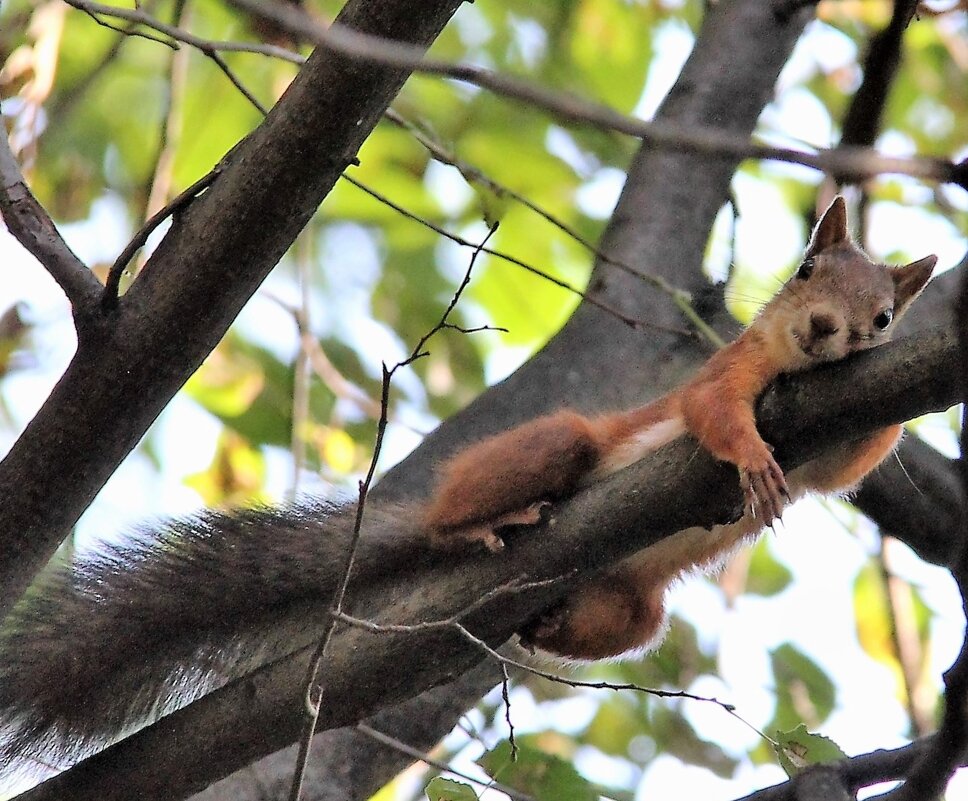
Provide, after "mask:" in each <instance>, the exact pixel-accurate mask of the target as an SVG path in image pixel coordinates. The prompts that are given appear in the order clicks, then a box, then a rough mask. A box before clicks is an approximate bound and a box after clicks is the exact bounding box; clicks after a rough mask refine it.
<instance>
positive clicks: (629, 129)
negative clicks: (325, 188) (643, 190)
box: [68, 0, 968, 186]
mask: <svg viewBox="0 0 968 801" xmlns="http://www.w3.org/2000/svg"><path fill="white" fill-rule="evenodd" d="M68 2H69V3H70V5H72V6H74V7H75V8H78V9H81V10H83V11H86V12H88V13H91V14H102V15H105V16H108V15H110V16H114V17H116V18H118V19H124V20H127V21H129V22H132V21H133V22H138V23H140V24H143V25H145V26H147V27H151V28H153V29H154V30H157V31H159V32H162V33H164V34H165V35H167V36H170V37H171V38H172V39H174V40H177V41H180V42H184V43H185V44H189V45H192V46H194V47H197V48H199V49H200V50H202V51H203V52H204V51H215V50H218V51H223V52H224V51H233V50H234V51H240V52H252V53H261V54H263V55H267V56H273V57H275V58H282V59H285V60H287V61H290V62H293V63H301V62H302V60H303V59H302V57H301V56H299V55H298V54H295V53H293V52H292V51H289V50H286V49H285V48H280V47H276V46H274V45H261V44H248V43H240V42H216V41H211V40H206V39H202V38H200V37H197V36H194V35H192V34H190V33H188V32H186V31H180V30H178V29H177V28H173V27H172V26H170V25H165V23H162V22H160V21H158V20H156V19H154V18H152V17H151V16H150V15H148V14H144V13H143V12H140V11H130V10H127V9H121V8H117V7H114V6H106V5H102V4H100V3H95V2H91V1H90V0H68ZM230 2H231V4H232V5H234V6H236V7H238V8H241V9H243V10H245V11H247V12H249V13H252V14H257V15H259V16H260V17H262V18H265V19H269V20H271V21H272V22H274V23H275V24H276V25H278V26H279V27H281V28H283V29H286V30H288V31H290V32H292V33H293V34H295V35H297V36H298V37H300V38H303V39H305V40H306V41H310V42H314V43H316V44H318V45H321V46H324V47H328V48H331V49H333V50H336V51H337V52H340V53H343V54H344V55H347V56H350V57H352V58H359V59H363V60H367V61H373V62H375V63H378V64H382V65H384V66H388V67H396V68H401V69H408V70H411V71H413V72H418V73H423V74H426V75H436V76H439V77H443V78H451V79H454V80H457V81H462V82H464V83H470V84H472V85H475V86H479V87H481V88H482V89H487V90H489V91H491V92H494V93H495V94H499V95H502V96H504V97H507V98H509V99H512V100H517V101H520V102H522V103H525V104H527V105H529V106H531V107H537V108H541V109H543V110H545V111H546V112H548V113H551V114H554V115H555V116H557V117H559V118H561V119H564V120H566V121H568V122H572V123H578V124H584V125H590V126H593V127H597V128H600V129H604V130H610V131H616V132H618V133H623V134H627V135H629V136H634V137H636V138H637V139H641V140H642V141H644V142H647V143H649V144H650V145H652V146H654V147H661V148H667V149H671V150H676V151H686V152H700V153H710V154H721V155H730V156H734V157H738V158H743V159H762V160H772V161H781V162H786V163H790V164H801V165H803V166H805V167H810V168H812V169H816V170H820V171H822V172H826V173H828V174H831V175H838V176H841V177H843V178H845V179H851V180H854V181H861V180H863V179H866V178H872V177H875V176H877V175H881V174H884V173H892V174H898V175H908V176H911V177H914V178H919V179H922V180H926V181H937V182H942V183H943V182H953V183H957V184H959V185H962V186H968V162H962V163H960V164H954V163H953V162H951V161H950V160H947V159H941V158H927V157H918V158H901V157H893V156H884V155H882V154H880V153H878V152H877V151H876V150H873V149H871V148H867V147H838V148H833V149H823V148H818V149H817V150H815V151H814V152H812V153H808V152H804V151H802V150H794V149H793V148H783V147H772V146H769V145H765V144H761V143H757V142H751V141H750V140H749V139H746V138H744V137H741V136H736V135H733V134H730V133H728V132H725V131H722V130H720V129H717V128H709V127H705V126H697V125H690V126H689V127H688V128H687V127H680V126H678V125H675V124H671V123H666V122H655V121H653V122H644V121H642V120H640V119H637V118H635V117H630V116H627V115H625V114H622V113H620V112H618V111H616V110H614V109H612V108H609V107H608V106H605V105H602V104H600V103H595V102H593V101H589V100H585V99H583V98H579V97H577V96H575V95H570V94H562V93H559V92H554V91H551V90H548V89H546V88H544V87H542V86H540V85H537V84H533V83H529V82H528V81H525V80H523V79H520V78H516V77H513V76H509V75H504V74H501V73H498V72H494V71H493V70H488V69H484V68H482V67H477V66H473V65H469V64H461V63H453V62H447V61H439V60H434V59H427V58H424V53H423V51H422V50H421V49H419V48H415V47H412V46H410V45H407V44H404V43H402V42H398V41H394V40H392V39H384V38H381V37H378V36H372V35H369V34H364V33H361V32H360V31H355V30H352V29H349V28H346V27H341V26H339V25H332V26H330V27H329V28H327V27H325V26H323V25H322V24H321V23H319V22H318V21H316V20H315V19H314V18H312V17H311V16H309V15H308V14H306V13H305V12H303V11H301V10H300V9H299V8H298V7H296V6H293V5H289V4H283V3H276V4H273V5H271V6H270V5H269V4H267V3H263V2H260V0H230Z"/></svg>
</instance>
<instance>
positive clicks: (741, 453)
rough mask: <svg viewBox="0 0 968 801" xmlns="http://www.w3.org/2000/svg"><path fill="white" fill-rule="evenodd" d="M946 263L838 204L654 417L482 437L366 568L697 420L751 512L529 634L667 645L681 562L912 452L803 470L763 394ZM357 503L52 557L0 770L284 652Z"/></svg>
mask: <svg viewBox="0 0 968 801" xmlns="http://www.w3.org/2000/svg"><path fill="white" fill-rule="evenodd" d="M935 262H936V258H935V257H934V256H928V257H926V258H924V259H921V260H919V261H916V262H912V263H911V264H908V265H905V266H903V267H888V266H886V265H882V264H875V263H873V262H872V261H871V260H870V259H868V258H867V256H866V255H865V254H864V253H863V252H862V251H861V250H860V249H859V248H858V247H857V246H855V245H854V244H853V243H852V242H851V240H850V237H849V235H848V232H847V218H846V209H845V205H844V202H843V200H842V199H841V198H837V199H836V200H834V202H833V204H832V205H831V206H830V208H829V209H828V210H827V211H826V212H825V213H824V215H823V217H822V219H821V220H820V222H819V223H818V224H817V226H816V228H815V230H814V232H813V235H812V238H811V240H810V243H809V245H808V248H807V251H806V254H805V256H804V259H803V261H802V263H801V264H800V267H799V269H798V270H797V272H796V274H795V275H794V276H793V277H792V278H790V280H789V281H788V282H787V283H786V284H785V285H784V286H783V288H782V289H780V291H779V292H778V294H777V295H776V296H775V297H774V298H773V299H772V300H771V301H770V302H769V303H768V304H767V305H766V306H765V307H764V308H763V310H762V311H761V312H760V314H759V316H758V317H757V318H756V320H755V321H754V322H753V323H752V324H751V325H750V327H749V328H748V329H747V330H746V331H745V332H744V333H743V334H742V335H741V336H740V337H739V339H737V340H736V341H735V342H733V343H732V344H730V345H727V346H726V347H724V348H723V349H721V350H720V351H718V352H717V353H716V354H715V355H713V356H712V357H711V358H710V359H709V360H708V361H707V362H706V364H705V365H704V366H703V367H702V368H701V369H700V370H699V372H698V373H697V374H696V375H695V377H693V378H692V379H691V380H689V381H687V382H686V383H685V384H684V385H682V386H681V387H680V388H678V389H676V390H674V391H673V392H671V393H669V394H667V395H665V396H663V397H661V398H659V399H658V400H656V401H653V402H652V403H650V404H648V405H646V406H643V407H641V408H639V409H634V410H632V411H627V412H618V413H611V414H605V415H603V416H600V417H594V418H589V417H585V416H583V415H581V414H578V413H577V412H574V411H568V410H562V411H558V412H556V413H554V414H551V415H548V416H546V417H542V418H538V419H536V420H534V421H532V422H529V423H525V424H523V425H521V426H518V427H517V428H514V429H511V430H510V431H507V432H505V433H502V434H498V435H496V436H493V437H491V438H488V439H484V440H483V441H481V442H479V443H477V444H474V445H471V446H470V447H469V448H467V449H466V450H464V451H463V452H461V453H458V454H457V455H456V456H454V457H453V458H452V459H450V460H449V461H446V462H445V463H444V464H443V465H442V467H441V469H440V470H439V473H438V482H437V484H436V487H435V489H434V490H433V492H432V494H431V497H430V498H429V500H428V501H427V502H426V504H425V505H424V506H423V508H422V511H421V512H420V513H419V517H420V528H421V531H422V532H423V536H424V540H425V541H423V542H422V544H421V547H420V548H416V549H415V548H414V544H413V543H408V542H406V541H405V540H406V537H402V536H400V535H401V534H403V533H406V532H408V531H410V532H412V526H411V525H410V524H409V520H410V518H411V517H412V516H413V515H412V514H411V512H410V510H409V509H404V510H401V509H397V508H391V507H381V506H380V505H379V504H378V505H377V506H376V507H375V508H374V509H373V510H372V511H370V512H369V513H368V515H369V517H368V520H369V523H368V525H369V526H370V527H371V528H373V529H374V530H376V531H380V536H379V537H376V538H373V539H372V540H370V539H367V538H364V539H362V540H361V541H360V547H361V551H360V552H359V554H358V559H357V563H356V564H357V567H356V569H355V570H354V574H353V580H354V581H364V582H380V581H385V580H387V577H392V576H394V575H396V576H399V575H401V571H404V572H405V573H407V574H409V572H410V571H411V570H412V569H413V567H414V566H415V565H416V564H417V563H418V562H419V561H420V560H422V559H424V557H425V555H426V554H425V551H426V546H427V545H428V544H429V546H430V547H431V550H432V551H435V552H436V555H435V558H437V559H444V560H445V559H446V558H447V552H448V551H449V550H452V549H455V548H459V549H466V548H474V547H478V548H480V547H486V548H488V549H491V550H500V548H501V546H502V544H503V542H502V539H501V534H502V529H503V528H504V527H505V526H508V525H519V524H524V525H530V524H538V523H541V522H542V520H543V519H544V517H545V516H546V512H545V507H546V505H547V503H548V502H549V501H551V502H553V501H557V500H560V499H563V498H565V497H567V496H570V495H572V494H574V493H576V492H577V491H579V490H580V489H581V488H582V487H583V486H586V485H588V484H591V483H593V482H595V481H598V480H600V479H601V478H602V477H604V476H606V475H608V474H610V473H613V472H615V471H617V470H620V469H621V468H623V467H625V466H627V465H630V464H632V463H633V462H635V461H637V460H638V459H640V458H641V457H642V456H644V455H645V454H647V453H650V452H652V451H654V450H656V449H658V448H660V447H661V446H662V445H663V444H665V443H668V442H670V441H671V440H673V439H675V438H677V437H679V436H681V435H684V434H687V433H688V434H692V435H693V436H694V437H695V438H696V439H697V440H698V441H699V443H700V445H701V446H702V447H703V448H705V449H706V450H708V451H709V452H710V453H711V454H712V455H713V456H715V457H716V458H718V459H721V460H725V461H728V462H731V463H733V464H734V465H736V467H737V469H738V471H739V477H740V482H741V484H742V487H743V491H744V516H743V517H742V518H741V519H740V520H739V521H738V522H736V523H733V524H730V525H726V526H716V527H714V528H713V529H711V530H705V529H687V530H685V531H681V532H678V533H677V534H674V535H672V536H671V537H669V538H667V539H664V540H662V541H661V542H659V543H656V544H655V545H653V546H651V547H649V548H646V549H644V550H643V551H641V552H640V553H638V554H635V555H633V556H631V557H629V558H628V559H626V560H625V561H623V562H621V563H620V564H619V565H618V566H617V567H615V568H612V569H610V570H608V571H607V572H606V573H605V574H603V575H600V576H598V577H592V578H591V579H589V580H588V581H587V582H586V583H584V584H583V585H581V586H580V587H579V588H578V590H577V591H576V592H575V593H574V594H572V595H571V596H570V597H568V598H566V599H565V601H563V602H562V603H561V604H559V605H557V606H556V607H554V608H553V609H551V610H549V611H547V612H546V613H544V614H543V615H541V616H540V617H538V618H537V619H536V620H534V621H533V622H532V623H530V624H528V625H527V626H526V628H525V629H524V631H522V632H521V634H522V639H523V641H524V642H525V643H526V644H528V645H530V646H533V647H538V648H541V649H543V650H545V651H548V652H551V653H553V654H559V655H562V656H565V657H572V658H579V659H595V658H602V657H608V656H614V655H618V654H622V653H625V652H628V651H631V650H634V649H637V648H641V647H643V646H648V645H654V644H655V643H656V642H657V641H658V640H659V639H661V635H662V633H663V631H664V626H665V622H664V621H665V610H664V603H665V593H666V589H667V588H668V586H669V585H670V583H671V582H673V581H674V580H675V579H676V578H677V577H678V576H680V575H682V574H683V573H685V572H688V571H691V570H693V569H703V568H707V567H709V566H712V565H715V564H716V563H717V562H719V561H721V560H722V558H723V557H724V555H725V554H727V553H728V552H730V551H731V550H732V549H733V548H735V547H736V546H737V545H738V544H739V543H740V542H742V541H743V540H745V539H748V538H750V537H752V536H754V535H755V534H756V533H757V532H758V531H759V530H760V529H762V528H763V527H764V526H766V525H769V524H770V523H772V521H773V520H775V519H776V518H778V517H779V516H780V514H781V512H782V509H783V507H784V506H785V504H786V503H788V502H789V500H791V499H793V498H795V497H796V496H798V495H799V494H802V493H803V492H805V491H807V490H816V491H820V492H836V491H840V490H843V489H844V488H848V487H851V486H853V485H854V484H856V483H857V482H858V481H859V480H860V479H861V478H862V477H863V476H864V475H866V474H867V473H868V472H870V471H871V470H872V469H874V467H876V466H877V464H878V463H879V462H880V461H881V460H882V459H884V458H885V457H886V456H887V455H888V454H889V453H891V451H892V449H893V448H894V447H895V445H896V443H897V441H898V438H899V437H900V435H901V427H900V426H891V427H889V428H885V429H883V430H882V431H879V432H877V433H875V434H873V435H870V436H868V437H866V438H864V439H862V440H860V441H858V442H854V443H849V444H847V445H843V446H841V447H840V448H837V449H835V450H833V451H829V452H827V453H825V454H823V455H821V456H819V457H818V458H816V459H814V460H813V461H810V462H808V463H806V464H805V465H803V466H801V467H800V468H798V469H796V470H794V471H792V472H791V473H790V474H789V475H788V476H784V474H783V472H782V471H781V469H780V468H779V466H778V465H777V464H776V462H775V461H774V459H773V456H772V454H771V451H770V447H769V446H768V445H767V444H766V443H765V442H764V441H763V440H762V438H761V437H760V436H759V434H758V433H757V430H756V426H755V420H754V405H755V402H756V400H757V397H758V396H759V395H760V393H761V392H762V391H763V389H765V387H766V386H767V385H768V384H769V383H770V382H771V381H773V380H774V379H775V378H776V377H777V376H779V375H781V374H783V373H791V372H796V371H800V370H805V369H807V368H809V367H811V366H813V365H817V364H820V363H822V362H828V361H833V360H836V359H840V358H842V357H844V356H846V355H847V354H849V353H852V352H854V351H857V350H862V349H865V348H871V347H874V346H876V345H878V344H880V343H882V342H884V341H886V340H887V339H888V338H889V336H890V334H891V333H892V331H893V329H894V327H895V326H896V323H897V320H898V319H899V318H900V317H901V315H902V314H903V313H904V312H905V311H906V310H907V308H908V307H909V306H910V304H911V302H912V301H913V300H914V299H915V297H917V295H918V293H919V292H920V291H921V290H922V289H923V287H924V286H925V284H926V283H927V281H928V279H929V278H930V275H931V272H932V270H933V268H934V265H935ZM350 513H351V510H348V509H347V508H342V509H341V508H338V507H335V506H331V505H327V504H325V503H304V504H302V505H299V506H295V507H287V508H280V509H263V510H249V511H237V512H231V513H219V512H204V513H202V514H201V515H199V516H197V517H195V518H190V519H187V520H181V521H178V520H176V521H172V522H169V523H166V524H164V525H163V526H162V527H160V528H159V529H157V530H155V531H148V532H142V534H141V535H140V536H137V537H135V538H134V539H133V541H132V542H130V543H125V544H123V545H115V546H110V547H109V548H106V549H105V550H104V551H103V552H101V553H99V554H97V555H95V556H94V557H93V558H91V559H87V560H83V561H80V562H78V563H77V564H70V565H61V566H59V567H56V568H54V569H51V570H48V571H47V572H46V573H45V574H44V575H42V576H41V577H40V578H39V579H38V581H37V582H35V584H34V585H33V586H32V587H31V589H30V590H29V591H28V593H27V594H26V596H25V597H24V599H22V600H21V601H20V602H19V603H18V604H17V605H16V606H15V607H14V609H13V611H12V612H11V613H10V614H9V615H8V617H7V619H6V620H4V622H3V624H2V626H0V765H8V766H9V765H11V764H22V763H24V762H27V761H29V760H31V759H40V758H43V759H44V760H50V759H51V758H56V757H62V758H68V759H70V760H73V759H75V758H77V757H79V756H81V755H83V754H85V753H87V752H88V751H90V750H91V749H92V748H94V747H96V746H100V745H103V744H104V743H106V742H107V741H109V740H110V739H112V738H113V737H115V736H116V735H117V734H118V733H119V732H121V731H123V730H124V729H125V728H126V727H128V726H130V725H131V724H132V722H133V721H137V720H143V719H145V718H149V717H156V716H157V715H158V714H159V713H164V712H166V711H169V710H171V709H174V708H175V707H177V706H180V705H182V704H183V703H184V702H185V701H186V700H190V699H191V698H194V697H197V696H198V695H201V694H202V692H204V691H205V690H206V689H207V688H208V687H210V686H212V685H213V684H216V683H223V682H224V681H225V680H227V679H228V678H231V677H235V676H237V675H241V674H242V673H244V672H245V670H246V669H247V668H251V667H252V666H254V665H257V664H259V663H260V659H261V657H262V656H263V655H264V654H265V653H266V652H267V651H271V648H270V647H269V646H268V645H267V643H277V644H278V643H281V642H285V643H288V642H290V640H289V639H288V638H289V637H290V635H291V634H292V632H291V630H290V629H291V628H292V627H289V628H287V627H286V625H283V624H282V623H280V617H281V616H283V615H284V611H285V610H286V609H291V608H296V607H297V606H298V605H300V604H304V603H308V602H317V603H320V602H321V603H323V604H328V603H329V599H331V598H332V597H333V593H334V590H335V585H336V582H337V581H338V577H336V576H335V573H334V571H333V567H332V564H333V562H334V559H337V558H338V557H334V554H338V553H339V552H340V550H339V549H340V548H344V547H345V546H346V545H347V544H348V542H349V532H348V529H349V527H348V526H347V525H346V521H347V519H348V516H349V515H350ZM411 536H412V534H411ZM294 625H296V624H295V623H294ZM300 625H301V621H300Z"/></svg>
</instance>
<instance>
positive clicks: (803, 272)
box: [797, 257, 813, 281]
mask: <svg viewBox="0 0 968 801" xmlns="http://www.w3.org/2000/svg"><path fill="white" fill-rule="evenodd" d="M812 272H813V258H812V257H811V258H808V259H804V260H803V264H801V265H800V269H798V270H797V278H799V279H800V280H801V281H806V280H807V279H808V278H809V277H810V274H811V273H812Z"/></svg>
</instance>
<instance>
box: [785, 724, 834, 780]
mask: <svg viewBox="0 0 968 801" xmlns="http://www.w3.org/2000/svg"><path fill="white" fill-rule="evenodd" d="M775 748H776V755H777V758H778V759H779V761H780V767H782V768H783V770H784V771H786V774H787V776H790V777H791V778H792V777H793V776H796V775H797V774H798V773H799V772H800V771H801V770H803V769H804V768H807V767H809V766H810V765H826V764H829V763H831V762H839V761H840V760H842V759H846V758H847V754H845V753H844V752H843V749H841V747H840V746H839V745H837V743H835V742H834V741H833V740H831V739H830V738H829V737H825V736H824V735H822V734H812V733H811V732H809V731H807V727H806V726H804V725H803V724H802V723H801V724H800V725H799V726H797V727H796V728H795V729H793V730H792V731H782V732H781V731H778V732H777V734H776V746H775Z"/></svg>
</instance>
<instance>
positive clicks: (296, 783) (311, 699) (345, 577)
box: [289, 224, 497, 801]
mask: <svg viewBox="0 0 968 801" xmlns="http://www.w3.org/2000/svg"><path fill="white" fill-rule="evenodd" d="M495 230H497V225H496V224H495V225H494V226H492V227H491V230H490V231H489V232H488V234H487V236H486V237H485V238H484V240H483V241H482V242H481V243H480V245H479V246H478V247H477V248H476V249H475V250H474V253H473V255H472V256H471V259H470V264H468V266H467V272H466V273H465V274H464V279H463V280H462V281H461V283H460V285H459V286H458V287H457V290H456V292H455V293H454V296H453V298H452V299H451V301H450V303H449V304H448V306H447V308H446V309H445V310H444V313H443V315H442V316H441V318H440V321H439V322H438V323H437V324H436V325H435V326H434V327H433V328H432V329H431V330H430V331H429V332H428V333H426V334H424V335H423V336H422V337H421V338H420V340H419V341H418V342H417V344H416V345H415V346H414V349H413V351H412V352H411V353H410V355H409V356H408V357H407V358H406V359H404V360H402V361H399V362H397V363H396V364H395V365H394V366H393V367H392V368H390V369H387V366H386V364H384V365H383V390H382V393H381V397H380V410H381V411H380V419H379V420H378V421H377V429H376V443H375V444H374V446H373V456H372V458H371V459H370V467H369V469H368V470H367V473H366V477H365V478H364V479H363V480H362V481H361V482H360V490H359V501H358V502H357V507H356V520H355V522H354V524H353V535H352V538H351V540H350V545H349V548H348V550H347V555H346V561H345V563H344V565H343V569H342V571H341V576H342V579H341V580H340V582H339V585H338V588H337V590H336V593H335V597H334V599H333V616H332V618H331V619H330V623H329V625H328V626H327V627H326V631H325V634H324V635H323V638H322V639H321V640H320V642H319V645H318V646H317V647H316V650H315V651H314V653H313V655H312V658H311V659H310V660H309V670H308V671H307V677H306V698H305V705H306V720H305V725H304V727H303V734H302V736H301V737H300V740H299V753H298V754H297V758H296V765H295V769H294V772H293V781H292V786H291V788H290V795H289V798H290V801H298V799H299V795H300V792H301V790H302V782H303V777H304V776H305V773H306V765H307V762H308V759H309V744H310V742H311V741H312V736H313V732H314V731H315V730H316V723H317V721H318V720H319V708H320V703H321V701H322V697H323V692H324V689H325V688H324V685H323V684H322V683H320V682H319V681H318V676H319V670H320V667H321V666H322V664H323V662H324V661H325V659H326V652H327V650H328V649H329V644H330V642H331V641H332V639H333V634H334V633H335V632H336V626H337V623H338V622H339V620H340V615H342V613H343V603H344V602H345V600H346V592H347V589H348V588H349V583H350V576H351V575H352V573H353V565H354V563H355V561H356V552H357V548H358V546H359V542H360V536H361V533H362V529H363V513H364V511H365V509H366V499H367V495H368V493H369V490H370V485H371V483H372V482H373V477H374V475H375V474H376V465H377V461H378V460H379V458H380V453H381V452H382V449H383V437H384V435H385V433H386V428H387V421H388V419H389V409H390V383H391V381H392V380H393V376H394V374H395V373H396V371H397V370H399V369H401V368H403V367H406V366H407V365H410V364H413V362H415V361H416V360H417V359H421V358H423V357H424V356H426V355H427V351H425V350H424V347H425V346H426V344H427V342H428V341H429V340H430V338H431V337H433V336H434V335H435V334H436V333H437V332H438V331H441V330H442V329H444V328H445V327H447V325H448V319H447V318H448V317H449V316H450V314H451V312H452V311H453V310H454V309H455V307H456V306H457V303H458V301H459V300H460V298H461V295H462V294H463V293H464V290H465V289H466V288H467V285H468V284H469V283H470V280H471V273H472V272H473V270H474V265H475V263H476V262H477V258H478V257H479V256H480V255H481V251H482V249H483V248H484V245H485V244H486V243H487V240H488V239H490V238H491V236H492V235H493V234H494V231H495Z"/></svg>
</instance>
